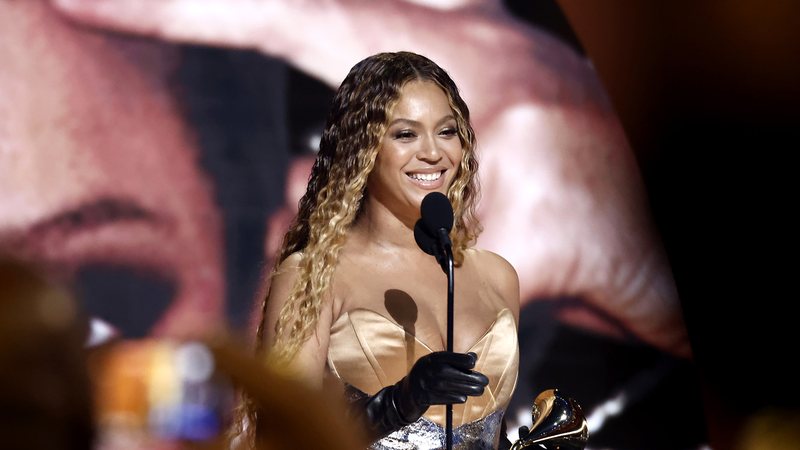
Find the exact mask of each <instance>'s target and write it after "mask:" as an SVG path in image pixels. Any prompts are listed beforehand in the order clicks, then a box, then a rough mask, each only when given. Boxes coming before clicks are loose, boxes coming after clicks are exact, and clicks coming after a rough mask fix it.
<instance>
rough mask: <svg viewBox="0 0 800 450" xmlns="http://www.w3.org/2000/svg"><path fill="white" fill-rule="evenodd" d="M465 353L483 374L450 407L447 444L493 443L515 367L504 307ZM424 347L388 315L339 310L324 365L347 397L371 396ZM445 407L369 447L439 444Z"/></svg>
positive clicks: (513, 336)
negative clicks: (479, 384)
mask: <svg viewBox="0 0 800 450" xmlns="http://www.w3.org/2000/svg"><path fill="white" fill-rule="evenodd" d="M467 352H475V353H476V354H477V355H478V361H477V363H476V364H475V370H477V371H479V372H481V373H483V374H484V375H486V376H487V377H488V378H489V385H488V386H487V387H486V390H485V391H484V393H483V395H481V396H480V397H468V398H467V402H466V403H464V404H457V405H453V448H454V449H471V450H472V449H474V450H481V449H494V448H496V447H497V442H498V438H499V431H500V425H501V421H502V418H503V413H504V411H505V408H506V407H507V406H508V402H509V401H510V399H511V394H512V393H513V392H514V387H515V385H516V383H517V372H518V369H519V345H518V342H517V325H516V323H515V322H514V316H513V314H512V313H511V311H510V310H508V309H503V310H501V311H500V312H498V313H497V317H496V318H495V320H494V322H492V324H491V325H490V326H489V328H488V329H487V330H486V332H485V333H484V334H483V336H481V338H480V339H478V341H477V342H475V344H473V345H472V346H471V347H470V348H469V349H468V350H467ZM429 353H432V350H431V348H430V347H428V346H427V345H425V343H424V342H421V341H420V340H419V339H417V338H416V336H414V335H413V334H412V333H409V332H407V331H406V330H404V329H403V327H402V326H400V325H399V324H397V323H396V322H394V321H392V320H391V319H389V318H387V317H385V316H383V315H381V314H379V313H376V312H374V311H371V310H367V309H356V310H353V311H350V312H348V313H345V314H342V315H341V316H340V317H339V318H338V319H337V320H336V322H334V324H333V326H332V327H331V336H330V345H329V347H328V366H329V368H330V370H331V371H332V372H333V374H334V375H335V376H336V377H338V378H339V379H340V380H341V381H342V382H343V383H344V384H345V386H346V389H347V390H348V395H349V396H350V397H351V399H355V398H358V397H363V396H368V395H374V394H375V393H376V392H378V391H379V390H380V389H382V388H383V387H385V386H389V385H391V384H395V383H397V382H398V381H399V380H400V379H401V378H403V377H404V376H406V374H408V372H409V371H410V370H411V366H413V365H414V362H416V360H417V359H419V358H420V357H421V356H424V355H427V354H429ZM444 427H445V407H444V406H443V405H437V406H432V407H430V408H429V409H428V411H427V412H426V413H425V415H424V416H422V417H421V418H420V419H419V420H417V421H416V422H414V423H412V424H410V425H408V426H406V427H403V428H401V429H400V430H398V431H395V432H394V433H392V434H390V435H389V436H387V437H385V438H383V439H381V440H379V441H377V442H375V443H374V444H372V446H370V448H371V449H376V450H383V449H392V450H397V449H404V450H406V449H407V450H412V449H415V450H417V449H418V450H427V449H440V448H444V447H445V431H444Z"/></svg>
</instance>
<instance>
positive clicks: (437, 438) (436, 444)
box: [346, 385, 503, 450]
mask: <svg viewBox="0 0 800 450" xmlns="http://www.w3.org/2000/svg"><path fill="white" fill-rule="evenodd" d="M346 391H347V397H348V399H349V400H350V401H354V400H356V399H358V398H362V397H366V396H367V394H365V393H363V392H361V391H360V390H358V389H356V388H355V387H353V386H351V385H346ZM502 420H503V411H502V410H498V411H495V412H493V413H492V414H489V415H488V416H486V417H484V418H482V419H479V420H476V421H474V422H470V423H465V424H464V425H461V426H459V427H456V428H454V429H453V450H494V448H495V447H494V443H495V441H496V440H497V434H498V433H499V432H500V426H501V421H502ZM444 448H445V429H444V427H443V426H441V425H439V424H437V423H435V422H433V421H431V420H428V419H427V418H425V417H421V418H420V419H419V420H417V421H416V422H414V423H412V424H410V425H406V426H405V427H403V428H401V429H399V430H397V431H395V432H394V433H392V434H390V435H388V436H386V437H385V438H383V439H381V440H379V441H377V442H374V443H373V444H372V445H370V446H369V449H370V450H438V449H444Z"/></svg>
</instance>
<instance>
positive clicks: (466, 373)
mask: <svg viewBox="0 0 800 450" xmlns="http://www.w3.org/2000/svg"><path fill="white" fill-rule="evenodd" d="M477 359H478V356H477V355H476V354H475V353H454V352H435V353H431V354H429V355H425V356H423V357H422V358H420V359H419V360H417V362H416V363H414V366H413V367H412V368H411V372H409V373H408V375H406V377H405V378H403V379H402V380H400V381H398V382H397V383H396V384H394V385H392V386H387V387H385V388H383V389H381V390H380V391H378V393H377V394H375V395H373V396H372V397H368V398H366V399H365V400H364V401H363V403H361V404H362V405H363V408H364V412H365V416H366V417H365V418H366V422H367V427H368V428H369V432H370V434H371V435H372V436H371V437H373V438H374V439H379V438H381V437H383V436H386V435H387V434H389V433H391V432H393V431H396V430H399V429H400V428H402V427H404V426H406V425H408V424H410V423H413V422H416V421H417V419H419V418H420V417H421V416H422V415H423V414H424V413H425V411H427V409H428V407H429V406H430V405H444V404H449V403H464V402H466V401H467V397H468V396H479V395H481V394H483V390H484V388H485V387H486V385H487V384H489V379H488V378H486V376H485V375H483V374H482V373H479V372H476V371H474V370H472V368H473V367H475V362H476V361H477Z"/></svg>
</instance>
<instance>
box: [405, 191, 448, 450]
mask: <svg viewBox="0 0 800 450" xmlns="http://www.w3.org/2000/svg"><path fill="white" fill-rule="evenodd" d="M420 215H421V217H420V219H419V220H418V221H417V223H416V224H414V239H415V240H416V241H417V245H419V247H420V248H421V249H422V251H424V252H425V253H428V254H429V255H434V256H435V257H436V261H437V262H438V263H439V266H441V268H442V270H443V271H444V273H445V274H446V275H447V351H448V352H452V351H453V315H454V310H455V308H454V307H453V303H454V300H453V293H454V291H455V281H454V280H453V278H454V276H455V273H454V267H453V244H452V242H450V230H451V229H453V205H451V204H450V200H448V199H447V197H446V196H445V195H444V194H442V193H441V192H431V193H430V194H428V195H426V196H425V198H423V199H422V205H420ZM445 448H446V449H447V450H451V449H452V448H453V405H452V404H447V405H446V406H445Z"/></svg>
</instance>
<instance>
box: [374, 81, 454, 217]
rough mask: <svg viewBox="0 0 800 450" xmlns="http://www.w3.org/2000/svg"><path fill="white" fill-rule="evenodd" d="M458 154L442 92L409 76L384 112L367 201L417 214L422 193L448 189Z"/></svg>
mask: <svg viewBox="0 0 800 450" xmlns="http://www.w3.org/2000/svg"><path fill="white" fill-rule="evenodd" d="M462 154H463V149H462V146H461V140H460V139H459V137H458V131H457V125H456V119H455V116H454V115H453V111H452V110H451V109H450V104H449V102H448V100H447V95H446V94H445V93H444V91H443V90H442V89H441V88H440V87H439V86H437V85H436V84H434V83H432V82H430V81H411V82H409V83H407V84H406V85H405V86H403V88H402V89H401V90H400V97H399V99H398V101H397V103H396V104H395V105H394V107H393V108H392V109H391V110H390V111H389V113H388V115H387V128H386V133H385V134H384V136H383V137H382V138H381V141H380V149H379V150H378V155H377V158H376V160H375V167H374V168H373V170H372V173H370V176H369V180H368V181H367V188H368V192H369V199H368V201H370V202H378V203H380V204H382V205H383V206H384V207H386V208H387V209H388V210H390V211H392V212H393V213H394V214H396V215H397V216H398V217H401V219H408V220H416V218H417V217H419V207H420V204H421V203H422V199H423V198H424V197H425V195H427V194H429V193H431V192H433V191H438V192H441V193H443V194H447V188H448V187H449V186H450V183H452V181H453V178H455V176H456V174H457V173H458V168H459V165H460V163H461V157H462Z"/></svg>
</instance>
